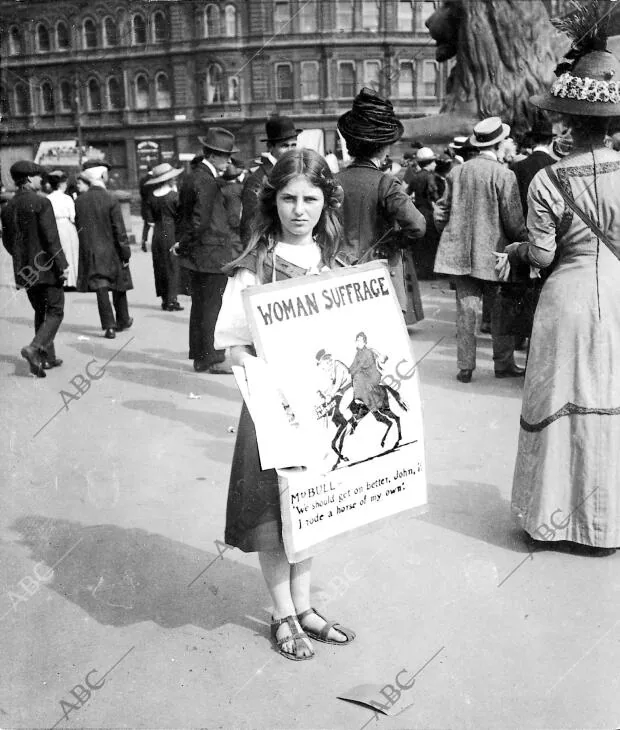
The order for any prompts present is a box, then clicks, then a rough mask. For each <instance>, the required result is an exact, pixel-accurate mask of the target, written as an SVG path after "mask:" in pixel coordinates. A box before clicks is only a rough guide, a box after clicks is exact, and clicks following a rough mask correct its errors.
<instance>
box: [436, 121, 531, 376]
mask: <svg viewBox="0 0 620 730" xmlns="http://www.w3.org/2000/svg"><path fill="white" fill-rule="evenodd" d="M473 131H474V133H473V135H472V136H471V137H470V143H471V144H472V145H473V146H474V147H477V148H478V149H480V154H479V155H478V156H477V157H475V158H473V159H471V160H468V161H467V162H465V163H464V164H463V165H458V166H457V167H455V168H454V169H453V170H451V171H450V173H449V174H448V177H447V178H446V183H447V185H446V190H445V192H444V194H443V196H442V198H441V199H440V200H439V201H438V203H437V205H436V207H435V212H434V219H435V225H436V226H437V230H438V231H440V232H441V239H440V241H439V248H438V250H437V257H436V259H435V271H436V272H437V273H439V274H449V275H450V276H452V277H454V282H455V286H456V329H457V365H458V368H459V372H458V375H457V376H456V378H457V380H458V381H459V382H461V383H469V382H470V381H471V378H472V373H473V371H474V370H475V368H476V335H475V330H476V318H477V315H478V312H479V311H480V307H481V303H482V295H483V293H484V292H485V291H486V290H488V288H489V287H497V285H498V277H497V273H496V271H495V264H496V258H495V256H494V253H495V252H502V251H503V250H504V248H505V247H506V245H507V244H509V243H514V242H515V241H526V240H527V230H526V228H525V221H524V218H523V211H522V208H521V202H520V200H519V188H518V185H517V179H516V177H515V174H514V172H512V171H511V170H508V169H507V168H506V167H505V166H504V165H502V164H501V163H500V162H499V160H498V157H497V151H498V149H499V144H500V142H501V141H502V140H503V139H505V138H506V137H507V136H508V135H509V134H510V127H509V126H508V125H507V124H502V121H501V119H499V117H491V118H489V119H485V120H483V121H482V122H479V123H478V124H477V125H476V126H475V127H474V130H473ZM500 323H501V311H500V307H499V303H498V304H497V306H494V309H493V313H492V317H491V336H492V338H493V360H494V365H495V377H497V378H515V377H522V376H523V375H524V373H525V370H524V368H520V367H517V366H516V365H515V361H514V345H515V339H514V337H512V336H506V335H499V334H498V332H499V328H500Z"/></svg>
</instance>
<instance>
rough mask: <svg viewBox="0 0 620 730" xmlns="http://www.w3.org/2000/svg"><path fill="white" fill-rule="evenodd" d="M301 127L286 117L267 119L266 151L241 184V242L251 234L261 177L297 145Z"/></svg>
mask: <svg viewBox="0 0 620 730" xmlns="http://www.w3.org/2000/svg"><path fill="white" fill-rule="evenodd" d="M301 131H302V130H301V129H296V128H295V122H293V120H292V119H289V118H288V117H279V116H274V117H271V118H270V119H268V120H267V123H266V124H265V132H266V133H267V137H266V138H264V139H262V140H261V142H266V143H267V152H263V153H262V154H261V156H260V163H259V165H258V166H257V167H255V168H252V171H251V174H250V175H248V176H247V178H246V179H245V182H244V184H243V195H242V199H241V200H242V204H243V212H242V215H241V243H242V245H243V246H245V245H246V244H247V242H248V241H249V239H250V235H251V234H252V230H251V223H252V219H253V218H254V213H255V212H256V208H257V206H258V197H257V196H258V191H259V189H260V186H261V184H262V182H263V179H264V178H265V177H267V176H268V175H269V173H270V172H271V171H272V170H273V166H274V165H275V164H276V162H277V161H278V160H279V159H280V157H282V155H283V154H284V153H285V152H288V151H289V150H292V149H294V148H295V147H296V146H297V135H298V134H299V133H300V132H301Z"/></svg>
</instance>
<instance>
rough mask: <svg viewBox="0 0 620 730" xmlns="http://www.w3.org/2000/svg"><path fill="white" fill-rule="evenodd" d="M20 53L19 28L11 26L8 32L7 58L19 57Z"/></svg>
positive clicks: (20, 38)
mask: <svg viewBox="0 0 620 730" xmlns="http://www.w3.org/2000/svg"><path fill="white" fill-rule="evenodd" d="M22 52H23V51H22V37H21V34H20V32H19V28H17V27H16V26H13V27H12V28H11V30H10V31H9V56H19V55H21V54H22Z"/></svg>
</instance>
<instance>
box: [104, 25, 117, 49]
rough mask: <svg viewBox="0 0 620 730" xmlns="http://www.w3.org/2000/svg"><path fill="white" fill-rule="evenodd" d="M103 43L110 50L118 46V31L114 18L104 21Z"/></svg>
mask: <svg viewBox="0 0 620 730" xmlns="http://www.w3.org/2000/svg"><path fill="white" fill-rule="evenodd" d="M103 43H104V45H106V46H107V47H108V48H112V47H113V46H117V45H118V29H117V27H116V21H115V20H114V19H113V18H106V19H105V20H104V21H103Z"/></svg>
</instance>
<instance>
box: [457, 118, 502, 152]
mask: <svg viewBox="0 0 620 730" xmlns="http://www.w3.org/2000/svg"><path fill="white" fill-rule="evenodd" d="M509 134H510V127H509V126H508V125H507V124H503V123H502V120H501V119H500V118H499V117H489V118H488V119H483V120H482V121H481V122H478V124H476V126H475V127H474V133H473V134H472V135H471V137H470V138H469V144H471V145H473V146H474V147H482V148H484V147H492V146H493V145H494V144H497V143H498V142H501V141H502V140H503V139H506V137H507V136H508V135H509ZM464 146H465V145H463V147H464ZM461 149H463V148H461Z"/></svg>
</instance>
